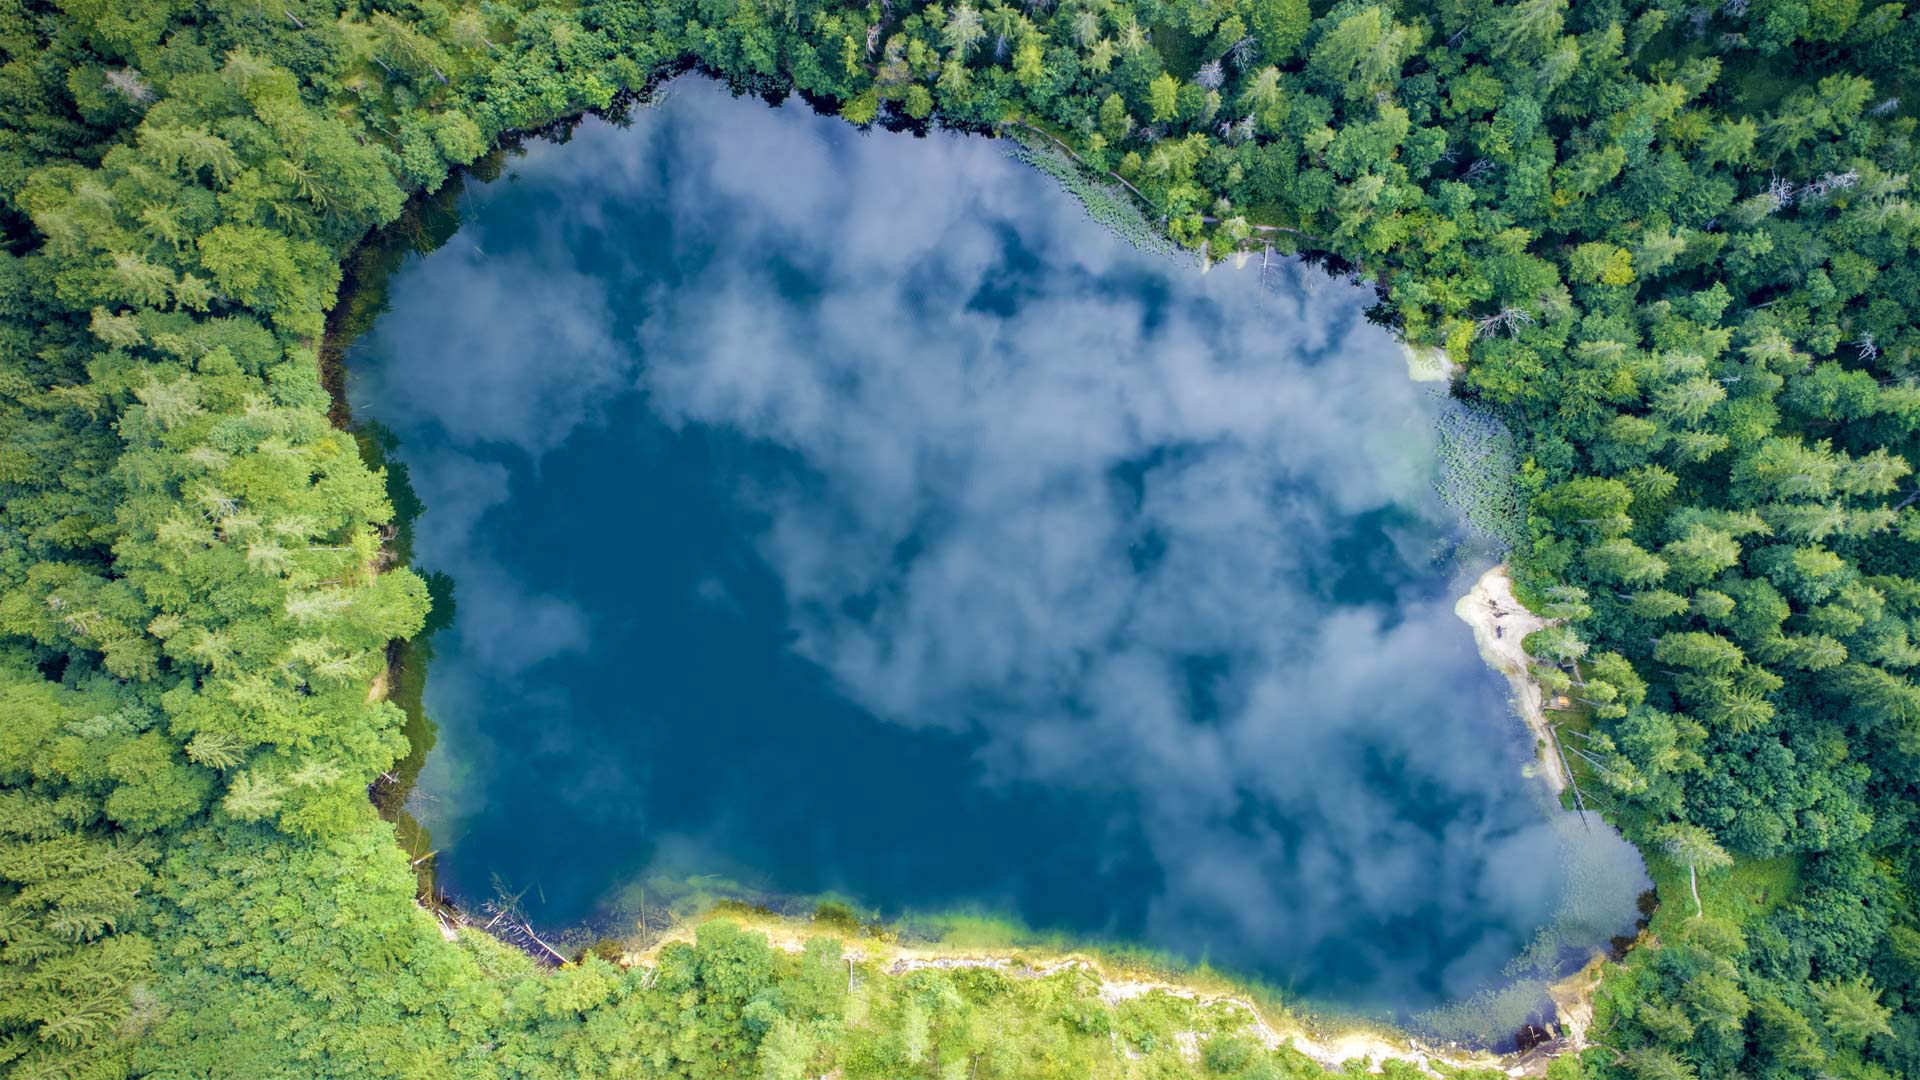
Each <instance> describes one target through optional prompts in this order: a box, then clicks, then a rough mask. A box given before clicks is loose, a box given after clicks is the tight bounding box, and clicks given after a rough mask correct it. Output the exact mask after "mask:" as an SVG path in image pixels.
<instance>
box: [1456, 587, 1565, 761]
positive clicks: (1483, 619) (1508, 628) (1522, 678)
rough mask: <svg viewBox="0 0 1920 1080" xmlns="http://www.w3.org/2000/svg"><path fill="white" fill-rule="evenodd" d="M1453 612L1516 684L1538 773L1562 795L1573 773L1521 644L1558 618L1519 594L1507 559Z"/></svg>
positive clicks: (1515, 701) (1516, 699) (1515, 693)
mask: <svg viewBox="0 0 1920 1080" xmlns="http://www.w3.org/2000/svg"><path fill="white" fill-rule="evenodd" d="M1453 613H1454V614H1455V615H1458V616H1460V618H1461V620H1462V621H1463V622H1465V623H1466V624H1467V625H1468V626H1471V627H1473V640H1474V641H1475V643H1477V644H1478V645H1479V646H1480V656H1481V658H1482V659H1484V660H1486V662H1487V664H1488V665H1489V666H1491V667H1492V668H1493V669H1494V670H1495V671H1498V672H1499V673H1500V674H1502V675H1505V676H1506V677H1507V685H1508V686H1510V687H1512V688H1513V706H1514V708H1515V709H1516V710H1517V711H1518V712H1519V713H1520V718H1521V719H1523V720H1525V721H1526V722H1527V728H1528V729H1529V730H1531V731H1532V732H1533V735H1534V740H1535V743H1536V746H1537V747H1538V750H1537V753H1536V758H1537V760H1536V761H1535V763H1534V767H1533V769H1532V770H1531V771H1532V774H1533V775H1537V776H1539V777H1540V779H1541V780H1542V781H1543V782H1544V783H1545V784H1546V785H1547V788H1548V790H1549V791H1551V792H1552V793H1553V794H1554V796H1555V797H1558V796H1559V794H1560V792H1561V791H1562V790H1563V789H1565V788H1566V786H1567V777H1566V773H1565V772H1564V771H1563V770H1562V769H1561V767H1560V752H1559V749H1558V748H1557V747H1556V746H1555V744H1554V737H1553V729H1552V728H1550V727H1548V726H1547V714H1546V701H1545V698H1544V696H1543V695H1542V692H1541V690H1540V684H1539V683H1537V682H1535V681H1534V679H1533V673H1532V665H1531V662H1530V661H1529V660H1528V659H1527V651H1526V649H1525V648H1523V647H1522V646H1521V644H1520V643H1521V642H1522V641H1524V640H1526V637H1527V635H1528V634H1531V633H1533V632H1534V631H1535V630H1538V629H1540V628H1541V627H1544V626H1551V625H1552V624H1553V620H1551V619H1543V618H1541V617H1540V616H1538V615H1535V614H1534V613H1533V612H1531V611H1528V610H1527V609H1526V608H1524V607H1522V606H1521V605H1520V601H1518V600H1516V599H1514V596H1513V581H1512V579H1510V578H1509V577H1508V576H1507V568H1506V565H1505V564H1504V563H1503V564H1501V565H1499V566H1496V567H1494V568H1493V569H1491V570H1489V571H1487V572H1486V573H1485V574H1482V575H1481V577H1480V580H1479V581H1476V582H1474V584H1473V589H1472V590H1471V591H1469V592H1468V593H1467V595H1465V596H1463V597H1461V598H1460V602H1459V603H1458V604H1455V605H1454V607H1453Z"/></svg>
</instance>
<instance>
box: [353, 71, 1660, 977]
mask: <svg viewBox="0 0 1920 1080" xmlns="http://www.w3.org/2000/svg"><path fill="white" fill-rule="evenodd" d="M1004 149H1005V148H1004V145H1003V144H997V143H994V142H991V141H989V140H984V139H978V138H963V137H959V136H950V135H940V136H935V137H931V138H924V139H917V138H912V137H908V136H903V135H886V134H878V133H876V134H861V133H859V132H856V131H854V130H853V129H851V128H849V127H847V126H846V125H844V124H841V123H839V122H837V121H833V120H829V119H823V118H820V117H817V116H814V115H813V114H811V113H810V112H809V111H807V110H806V109H805V108H804V107H803V106H800V105H797V104H789V105H787V106H784V107H780V108H768V107H767V106H766V105H764V104H763V103H761V102H758V101H754V100H735V99H731V98H729V97H727V96H726V95H725V94H724V93H723V92H722V91H720V90H718V89H717V88H714V87H712V86H710V85H707V84H704V83H700V82H697V81H692V80H681V81H680V82H677V83H675V84H674V86H673V93H672V95H671V98H670V100H669V101H668V102H667V103H666V104H664V105H662V106H660V107H658V108H655V109H651V110H647V111H643V112H640V113H638V114H636V116H635V117H634V119H633V121H632V123H631V124H630V125H629V126H626V127H616V126H613V125H610V124H607V123H604V122H600V121H597V120H590V121H588V122H586V123H585V124H583V125H582V126H581V127H580V128H579V129H578V130H577V131H576V132H575V133H574V135H573V137H572V138H571V139H570V140H569V141H568V142H567V143H566V144H564V145H554V144H549V143H537V144H534V145H531V146H530V147H529V148H528V150H527V153H526V154H525V156H523V157H520V158H517V159H515V160H513V161H512V162H511V163H510V165H509V169H508V173H507V175H505V176H503V177H502V178H500V179H499V180H497V181H495V182H493V183H489V184H476V185H472V186H471V187H469V189H468V190H467V192H466V193H465V194H463V195H462V196H461V199H460V206H461V213H462V219H463V226H462V229H461V231H460V232H459V233H458V234H457V235H456V236H455V237H454V238H453V239H452V240H451V241H450V242H449V243H447V244H446V245H445V246H444V247H442V248H440V249H439V250H438V251H436V252H434V253H433V254H431V255H428V256H425V257H420V258H416V259H413V260H412V261H410V262H409V263H408V264H407V265H405V266H404V267H403V268H401V269H400V270H399V271H398V272H397V273H396V275H395V276H394V278H393V279H392V282H391V292H390V309H389V311H388V312H387V313H386V314H385V315H384V316H383V317H382V318H381V319H380V320H379V322H378V323H377V324H376V326H375V327H374V329H373V330H372V331H371V332H370V333H369V334H367V335H366V336H365V337H364V338H363V339H362V340H361V341H360V342H359V343H358V344H357V345H356V347H355V349H354V352H353V355H352V357H351V361H350V363H351V382H350V392H351V397H352V401H353V405H354V409H355V413H356V415H357V416H358V417H360V418H361V419H363V420H371V421H373V422H377V423H378V424H380V425H382V426H383V427H385V428H386V429H388V430H389V431H390V432H391V433H392V434H393V435H394V436H395V437H396V438H397V440H398V441H397V451H396V456H397V459H398V460H399V461H400V462H402V463H404V464H405V466H406V468H407V472H408V476H409V479H410V481H411V484H412V486H413V488H414V489H415V491H416V492H417V493H418V495H419V496H420V498H421V500H422V502H423V503H424V505H425V507H426V509H425V512H424V513H423V514H422V516H421V517H420V518H419V520H418V522H417V534H416V562H417V564H418V565H419V566H420V568H421V569H422V570H424V571H438V572H443V573H446V574H448V575H450V576H451V578H452V580H453V581H454V583H455V588H454V598H455V606H454V609H453V617H452V620H451V623H450V625H448V626H447V627H446V628H445V629H443V630H441V631H439V632H438V633H437V634H436V636H435V638H434V641H433V653H434V659H433V661H432V663H431V666H430V668H429V670H428V676H427V684H426V687H427V689H426V703H427V707H428V712H429V714H430V715H431V716H432V718H433V719H434V721H435V722H436V723H437V724H438V726H439V738H438V743H437V745H436V747H435V749H434V750H433V751H432V753H431V755H430V756H429V758H428V761H427V765H426V769H425V771H424V772H423V773H422V776H421V782H420V790H421V792H422V795H423V799H422V800H421V801H419V802H418V803H417V806H418V808H419V810H420V812H421V814H422V815H423V816H424V817H425V818H426V819H427V821H428V824H429V825H430V826H431V827H432V829H433V831H434V839H435V845H436V846H437V847H438V848H439V849H440V850H441V852H442V854H441V857H440V862H439V867H440V879H441V884H442V886H443V887H445V888H447V889H449V890H450V891H451V892H452V893H453V894H454V895H455V896H457V897H463V898H466V899H468V900H469V901H477V900H479V899H484V898H485V897H487V896H489V895H491V894H492V893H493V892H494V891H495V889H496V888H497V887H500V886H502V885H504V886H506V887H509V888H511V889H513V890H514V891H520V890H522V889H524V890H526V892H525V895H524V903H525V904H526V906H527V908H528V910H529V912H530V914H531V915H532V917H533V918H534V919H535V921H536V922H538V923H542V924H544V925H564V924H568V923H573V922H578V921H582V920H587V919H593V918H597V917H604V916H607V915H609V914H610V913H614V912H617V911H619V910H620V909H622V908H623V906H630V905H631V904H632V903H633V901H634V900H635V898H636V897H637V895H638V894H637V891H636V886H637V885H638V884H639V883H641V882H644V881H648V880H652V881H654V882H655V883H656V893H655V895H656V896H657V895H658V891H657V889H658V887H659V885H658V883H660V882H665V881H679V882H685V881H686V880H687V879H688V878H690V877H695V876H700V875H715V876H719V877H724V878H726V879H729V880H731V881H733V882H736V883H739V884H740V885H742V886H743V887H745V888H748V889H751V890H764V891H766V892H769V893H774V894H782V895H813V894H822V893H834V894H838V895H842V896H846V897H849V898H852V899H854V900H856V901H857V902H859V903H861V904H864V905H870V906H872V907H874V908H876V909H878V910H880V911H882V912H884V913H887V914H889V915H898V914H900V913H905V912H938V911H950V910H956V909H967V910H977V911H984V912H989V913H993V914H996V915H999V916H1003V917H1007V918H1011V919H1014V920H1017V921H1019V922H1022V923H1024V924H1026V925H1029V926H1033V927H1037V928H1041V929H1047V930H1062V931H1068V932H1071V933H1073V934H1076V935H1084V936H1088V937H1092V938H1097V939H1104V940H1111V941H1118V942H1125V943H1131V944H1139V945H1144V946H1147V947H1151V948H1155V949H1160V950H1165V951H1168V952H1172V953H1175V954H1178V955H1182V956H1186V957H1190V958H1195V959H1200V958H1205V959H1208V960H1210V961H1211V962H1213V963H1214V964H1216V965H1219V966H1223V967H1227V968H1230V969H1234V970H1239V971H1243V972H1247V973H1249V974H1253V975H1257V976H1260V977H1262V978H1266V979H1269V980H1271V981H1273V982H1275V983H1277V984H1279V985H1281V986H1284V987H1291V988H1294V989H1296V990H1298V991H1300V992H1302V993H1305V994H1308V995H1310V996H1312V997H1314V998H1316V999H1318V1000H1321V1001H1324V1002H1328V1003H1332V1004H1337V1005H1342V1006H1347V1007H1353V1008H1358V1009H1363V1010H1392V1011H1399V1012H1403V1013H1404V1012H1411V1011H1417V1010H1421V1009H1427V1008H1432V1007H1434V1006H1437V1005H1442V1004H1445V1003H1448V1002H1454V1001H1458V1000H1461V999H1462V998H1465V997H1468V996H1469V995H1472V994H1474V993H1477V992H1480V991H1484V990H1487V989H1489V988H1492V987H1497V986H1501V985H1505V984H1506V983H1507V982H1508V980H1509V979H1510V978H1511V975H1512V972H1511V970H1509V965H1510V964H1511V962H1512V961H1513V960H1514V958H1515V957H1516V956H1517V955H1518V954H1519V953H1521V952H1522V950H1523V949H1525V948H1526V947H1527V945H1528V944H1529V942H1531V941H1532V940H1534V938H1535V936H1536V934H1537V932H1539V931H1540V930H1541V928H1543V927H1551V928H1552V940H1553V941H1554V942H1555V943H1556V944H1558V945H1562V946H1570V947H1577V946H1584V945H1591V944H1594V943H1597V942H1603V941H1604V940H1605V938H1606V937H1607V935H1609V934H1611V933H1614V932H1617V931H1619V930H1620V929H1622V928H1624V927H1625V926H1626V925H1627V924H1629V923H1630V922H1631V919H1632V917H1633V913H1634V912H1633V900H1634V897H1635V895H1636V894H1637V892H1638V891H1639V889H1640V888H1641V886H1642V883H1643V881H1644V877H1643V875H1642V873H1641V871H1640V868H1639V865H1638V862H1637V860H1636V859H1635V858H1634V856H1633V853H1632V851H1631V849H1630V848H1627V847H1626V845H1624V844H1623V843H1622V842H1621V841H1619V839H1618V838H1617V837H1616V836H1614V835H1613V834H1612V833H1611V832H1610V831H1608V830H1606V829H1604V828H1603V827H1601V826H1599V824H1598V823H1597V822H1595V823H1594V827H1593V828H1592V829H1591V830H1587V829H1584V828H1582V827H1580V826H1579V825H1570V821H1571V819H1569V818H1567V817H1566V816H1565V815H1561V814H1559V813H1558V812H1557V811H1555V810H1552V809H1550V808H1549V807H1548V806H1547V804H1546V803H1545V802H1544V800H1543V799H1542V798H1541V796H1540V795H1539V793H1538V792H1537V791H1535V790H1533V788H1532V786H1531V785H1530V784H1528V783H1526V782H1523V781H1522V780H1521V778H1520V775H1519V770H1520V767H1521V765H1522V764H1523V763H1524V762H1525V761H1526V760H1527V758H1528V755H1529V752H1530V747H1529V739H1528V737H1527V736H1526V734H1525V732H1524V730H1523V729H1522V728H1521V726H1520V725H1519V723H1518V722H1517V721H1516V720H1514V719H1513V718H1512V717H1511V716H1510V714H1509V712H1508V709H1507V707H1506V704H1505V700H1504V687H1503V685H1502V684H1501V683H1500V681H1499V680H1498V679H1497V677H1496V676H1495V675H1494V674H1493V673H1492V672H1490V671H1489V670H1488V669H1487V668H1486V667H1485V666H1484V665H1483V664H1482V663H1481V662H1480V660H1479V658H1478V657H1477V656H1476V654H1475V651H1474V647H1473V642H1472V638H1471V635H1470V633H1469V631H1468V629H1467V627H1466V626H1465V625H1464V624H1463V623H1461V622H1460V621H1459V620H1458V619H1457V618H1456V617H1455V616H1454V615H1453V611H1452V608H1453V603H1454V599H1455V598H1456V597H1457V596H1458V595H1460V594H1461V593H1462V592H1463V591H1464V590H1465V588H1466V585H1467V583H1468V582H1470V581H1471V578H1472V576H1473V575H1474V574H1476V573H1477V572H1479V571H1480V570H1483V569H1485V567H1486V565H1487V563H1486V562H1485V561H1484V559H1480V560H1479V561H1476V558H1475V557H1474V556H1471V555H1463V554H1462V551H1463V549H1462V548H1461V547H1460V546H1459V542H1460V540H1461V539H1462V537H1461V535H1460V529H1459V526H1458V523H1457V520H1456V518H1455V517H1454V515H1453V514H1452V513H1451V512H1450V511H1449V510H1448V509H1447V508H1446V507H1444V506H1443V505H1441V503H1440V501H1439V500H1438V498H1437V497H1436V496H1435V495H1434V493H1433V491H1434V487H1433V485H1434V478H1435V477H1434V468H1435V466H1434V464H1433V461H1434V456H1433V454H1434V445H1435V439H1436V435H1435V427H1434V424H1435V419H1436V417H1438V416H1439V415H1440V413H1441V411H1442V410H1443V409H1444V408H1447V407H1448V406H1447V405H1446V403H1445V402H1444V400H1443V399H1442V398H1441V397H1440V396H1439V395H1437V394H1436V393H1435V391H1434V390H1433V389H1432V388H1431V387H1426V386H1421V385H1418V384H1415V383H1412V382H1410V381H1409V380H1408V379H1407V377H1406V371H1405V365H1404V362H1403V360H1402V357H1401V355H1400V350H1399V348H1398V347H1397V345H1396V344H1395V343H1394V342H1393V341H1392V339H1391V337H1390V336H1389V335H1388V334H1387V333H1386V332H1385V331H1383V330H1380V329H1379V328H1376V327H1373V326H1371V325H1369V324H1367V323H1366V322H1365V321H1364V319H1363V318H1362V312H1363V310H1364V308H1365V306H1366V304H1367V303H1368V302H1369V301H1370V297H1369V295H1368V294H1366V293H1364V292H1363V291H1362V290H1359V289H1357V288H1354V287H1352V286H1350V285H1345V284H1341V283H1338V282H1335V281H1332V280H1329V279H1327V278H1326V277H1325V276H1324V275H1322V274H1320V273H1319V272H1317V271H1315V270H1312V269H1310V268H1306V267H1302V266H1298V265H1292V264H1289V265H1287V266H1285V267H1283V268H1282V269H1281V270H1280V272H1279V273H1277V274H1271V275H1269V280H1268V281H1267V282H1266V283H1265V285H1263V284H1262V282H1261V281H1260V280H1259V274H1258V273H1257V272H1256V271H1255V270H1254V269H1252V268H1248V269H1243V270H1238V271H1235V270H1232V269H1229V268H1215V269H1214V270H1212V271H1211V272H1207V273H1202V272H1201V271H1200V270H1198V269H1197V268H1195V267H1193V266H1191V265H1190V264H1188V263H1185V262H1179V261H1174V260H1169V259H1165V258H1161V257H1156V256H1151V255H1148V254H1145V253H1142V252H1139V251H1136V250H1134V249H1132V248H1129V247H1127V246H1126V245H1125V244H1123V243H1121V242H1120V241H1119V240H1117V239H1115V238H1114V237H1112V236H1111V235H1109V234H1108V233H1107V232H1106V231H1104V230H1103V229H1102V228H1101V227H1100V226H1098V225H1096V224H1094V223H1093V222H1092V221H1090V220H1088V218H1087V217H1086V215H1085V213H1084V212H1083V211H1082V210H1081V209H1080V207H1079V206H1078V205H1077V204H1075V203H1074V202H1073V201H1072V199H1071V198H1069V197H1068V196H1067V195H1066V194H1065V193H1063V192H1062V191H1060V190H1059V189H1058V188H1057V187H1056V186H1054V184H1053V182H1052V181H1050V180H1049V179H1047V178H1046V177H1045V176H1043V175H1041V174H1039V173H1037V172H1035V171H1033V170H1031V169H1029V168H1027V167H1025V166H1023V165H1020V164H1019V163H1017V162H1015V161H1012V160H1009V159H1008V158H1007V157H1006V156H1005V153H1004Z"/></svg>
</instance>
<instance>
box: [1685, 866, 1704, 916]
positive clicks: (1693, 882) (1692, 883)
mask: <svg viewBox="0 0 1920 1080" xmlns="http://www.w3.org/2000/svg"><path fill="white" fill-rule="evenodd" d="M1687 888H1689V889H1692V890H1693V917H1694V918H1696V919H1698V918H1701V917H1702V916H1704V915H1706V913H1707V909H1706V908H1704V907H1701V906H1700V875H1698V874H1696V873H1694V870H1693V863H1691V862H1689V863H1687Z"/></svg>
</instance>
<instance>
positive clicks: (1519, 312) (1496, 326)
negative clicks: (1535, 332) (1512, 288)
mask: <svg viewBox="0 0 1920 1080" xmlns="http://www.w3.org/2000/svg"><path fill="white" fill-rule="evenodd" d="M1531 325H1533V316H1532V315H1529V314H1528V313H1527V312H1526V310H1525V309H1523V308H1517V307H1513V306H1511V305H1509V306H1507V307H1503V308H1501V309H1500V310H1499V311H1496V312H1494V313H1493V314H1491V315H1484V316H1481V317H1480V319H1478V320H1477V321H1475V323H1474V329H1475V332H1476V334H1475V336H1484V335H1486V334H1491V333H1493V332H1494V331H1496V330H1505V331H1506V332H1507V336H1508V337H1518V336H1520V328H1521V327H1523V326H1531Z"/></svg>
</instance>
